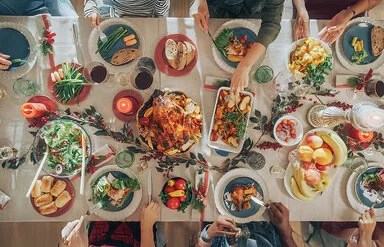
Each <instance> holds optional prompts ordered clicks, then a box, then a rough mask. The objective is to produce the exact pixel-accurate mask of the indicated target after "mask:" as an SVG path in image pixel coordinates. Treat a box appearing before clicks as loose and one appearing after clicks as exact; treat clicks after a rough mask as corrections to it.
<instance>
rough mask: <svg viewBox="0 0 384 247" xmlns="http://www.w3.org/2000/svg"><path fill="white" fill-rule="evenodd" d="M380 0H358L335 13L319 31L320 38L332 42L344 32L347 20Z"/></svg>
mask: <svg viewBox="0 0 384 247" xmlns="http://www.w3.org/2000/svg"><path fill="white" fill-rule="evenodd" d="M381 1H382V0H358V1H356V3H354V4H353V5H351V6H346V8H345V9H343V10H342V11H340V12H339V13H337V14H336V15H335V16H334V17H333V18H332V20H330V21H329V23H328V24H327V25H326V26H325V27H324V28H323V29H322V30H321V31H320V32H319V34H318V36H319V38H320V39H321V40H323V41H324V42H326V43H328V44H332V43H333V42H335V41H336V39H337V38H338V37H339V36H340V35H341V34H342V33H343V32H344V29H345V27H346V26H347V24H348V22H349V21H350V20H351V19H352V18H353V17H354V16H356V15H358V14H360V13H362V12H364V11H366V10H368V9H371V8H373V7H375V6H376V5H377V4H378V3H380V2H381Z"/></svg>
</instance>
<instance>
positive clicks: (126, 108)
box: [116, 98, 133, 114]
mask: <svg viewBox="0 0 384 247" xmlns="http://www.w3.org/2000/svg"><path fill="white" fill-rule="evenodd" d="M116 108H117V110H118V111H119V112H121V113H124V114H126V113H130V112H131V111H132V110H133V102H132V100H131V99H129V98H120V99H119V100H118V101H117V102H116Z"/></svg>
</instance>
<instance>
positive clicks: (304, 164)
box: [301, 162, 314, 171]
mask: <svg viewBox="0 0 384 247" xmlns="http://www.w3.org/2000/svg"><path fill="white" fill-rule="evenodd" d="M301 167H302V168H303V169H304V170H306V171H307V170H309V169H313V168H314V165H313V163H312V162H301Z"/></svg>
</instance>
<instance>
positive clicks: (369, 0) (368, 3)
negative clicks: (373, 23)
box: [350, 0, 382, 15]
mask: <svg viewBox="0 0 384 247" xmlns="http://www.w3.org/2000/svg"><path fill="white" fill-rule="evenodd" d="M381 1H382V0H358V1H356V3H354V4H352V5H351V6H350V7H351V9H353V10H354V11H355V13H356V15H358V14H361V13H363V12H364V11H366V10H369V9H371V8H373V7H375V6H376V5H377V4H379V3H380V2H381Z"/></svg>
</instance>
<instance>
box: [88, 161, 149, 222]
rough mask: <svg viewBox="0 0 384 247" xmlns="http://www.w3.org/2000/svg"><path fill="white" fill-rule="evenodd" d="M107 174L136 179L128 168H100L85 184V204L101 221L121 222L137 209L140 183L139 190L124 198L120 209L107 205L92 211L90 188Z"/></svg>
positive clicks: (141, 193)
mask: <svg viewBox="0 0 384 247" xmlns="http://www.w3.org/2000/svg"><path fill="white" fill-rule="evenodd" d="M108 173H112V175H113V176H114V177H116V178H119V177H130V178H136V179H138V178H137V176H136V175H135V174H134V173H133V172H132V171H131V170H130V169H129V168H125V169H122V168H120V167H117V166H116V165H109V166H104V167H101V168H99V169H98V170H96V172H95V173H94V174H92V176H91V177H90V178H89V180H88V182H87V184H86V187H85V196H86V199H87V204H88V207H89V208H90V209H91V211H93V213H95V214H96V215H98V216H100V217H101V218H103V219H106V220H111V221H119V220H123V219H125V218H127V217H129V216H130V215H131V214H133V213H134V212H135V211H136V209H137V208H138V207H139V205H140V202H141V198H142V196H143V189H142V185H141V183H140V189H139V190H137V191H135V192H133V193H130V194H129V195H128V197H127V198H126V200H125V202H124V203H123V204H122V205H121V206H120V207H115V208H114V206H112V205H108V206H107V207H106V208H96V209H94V208H95V205H94V203H93V200H92V195H93V190H92V187H93V185H94V184H95V183H96V182H97V181H98V180H99V179H101V177H103V176H105V175H108ZM139 181H140V180H139ZM92 209H94V210H92Z"/></svg>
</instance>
